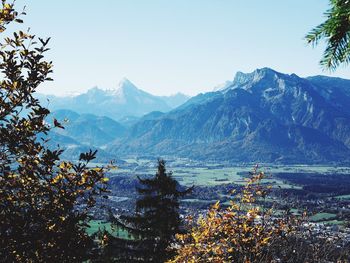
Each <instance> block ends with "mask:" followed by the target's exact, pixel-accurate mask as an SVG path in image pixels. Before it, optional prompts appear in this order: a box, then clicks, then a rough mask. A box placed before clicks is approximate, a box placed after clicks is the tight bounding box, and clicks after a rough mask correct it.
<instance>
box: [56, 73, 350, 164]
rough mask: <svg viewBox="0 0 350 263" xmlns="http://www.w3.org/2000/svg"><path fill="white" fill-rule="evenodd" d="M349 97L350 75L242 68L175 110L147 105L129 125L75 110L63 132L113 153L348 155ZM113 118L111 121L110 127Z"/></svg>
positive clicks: (235, 157)
mask: <svg viewBox="0 0 350 263" xmlns="http://www.w3.org/2000/svg"><path fill="white" fill-rule="evenodd" d="M141 96H142V95H141ZM96 98H98V97H97V96H96V97H95V99H96ZM130 101H131V98H130ZM135 103H136V102H135ZM95 104H96V105H97V104H98V101H97V100H96V101H95ZM135 105H137V104H135ZM349 105H350V80H345V79H340V78H331V77H326V76H314V77H308V78H301V77H299V76H297V75H295V74H291V75H289V74H283V73H280V72H277V71H275V70H272V69H269V68H262V69H257V70H255V71H254V72H252V73H247V74H245V73H242V72H238V73H237V74H236V76H235V77H234V79H233V80H232V81H227V82H226V83H225V84H224V85H221V86H220V87H217V88H216V89H215V91H213V92H208V93H204V94H199V95H197V96H195V97H193V98H190V99H189V100H188V101H186V102H184V103H183V104H182V105H177V107H176V108H174V109H172V110H170V111H166V110H161V109H157V111H153V112H148V113H147V114H145V115H143V117H140V118H138V119H137V120H135V119H134V120H133V122H132V123H130V124H129V125H128V127H126V126H125V125H124V126H123V123H117V122H116V123H114V122H115V121H114V122H113V124H112V122H111V123H109V121H110V120H111V119H108V120H109V121H107V120H105V119H103V118H102V119H103V120H102V119H99V118H101V117H96V116H94V117H92V116H90V115H84V114H81V115H79V116H78V117H77V116H75V115H73V117H71V118H72V119H74V120H73V123H72V124H71V127H67V129H66V130H65V131H64V132H61V134H60V135H61V136H66V137H68V138H71V139H73V140H75V141H79V142H80V143H82V144H83V145H95V146H97V147H101V148H102V149H104V151H105V152H107V153H108V154H111V155H115V156H125V155H152V156H165V155H173V156H179V157H189V158H194V159H202V160H220V161H223V160H225V161H231V162H276V163H329V162H334V163H339V162H341V163H348V162H349V160H350V109H349V107H348V106H349ZM135 107H136V106H135ZM97 112H98V111H96V113H97ZM98 113H99V114H100V112H98ZM128 114H129V113H128ZM105 115H107V116H109V117H111V115H108V114H105ZM125 116H126V115H125ZM85 121H87V122H89V123H90V124H86V122H85ZM112 121H113V120H112ZM89 125H91V126H89ZM81 126H84V127H87V128H81ZM109 126H111V127H112V126H113V128H111V129H108V131H107V128H106V127H109ZM102 127H105V128H102ZM89 132H90V135H91V136H90V137H89V136H87V135H86V134H89ZM92 135H93V136H92ZM94 136H96V138H93V137H94Z"/></svg>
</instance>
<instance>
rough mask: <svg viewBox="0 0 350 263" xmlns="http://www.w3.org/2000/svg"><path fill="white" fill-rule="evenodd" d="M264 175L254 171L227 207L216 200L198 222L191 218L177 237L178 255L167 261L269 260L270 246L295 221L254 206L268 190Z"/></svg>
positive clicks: (289, 228)
mask: <svg viewBox="0 0 350 263" xmlns="http://www.w3.org/2000/svg"><path fill="white" fill-rule="evenodd" d="M263 177H264V174H263V173H262V172H258V171H257V170H255V171H254V173H252V176H251V178H250V179H249V181H248V182H247V184H246V185H245V187H244V188H243V190H242V191H241V193H239V194H236V193H235V192H233V193H232V194H233V197H234V198H233V200H232V201H231V204H230V206H229V207H227V208H224V209H221V207H220V204H219V202H217V203H216V204H215V205H213V206H212V207H211V208H210V210H209V212H208V213H207V215H205V216H202V217H200V218H199V220H198V221H197V222H193V220H192V222H191V219H190V223H192V225H193V227H192V229H191V230H190V231H189V233H187V234H180V235H178V236H177V238H178V243H177V245H176V246H177V247H178V255H177V256H176V257H175V258H174V259H173V260H171V261H169V262H246V263H248V262H271V260H272V253H270V252H271V250H270V247H272V246H276V245H277V246H278V242H279V240H280V238H281V237H284V236H287V235H290V234H291V233H293V232H294V231H295V229H296V226H297V225H298V224H297V219H296V218H294V216H288V217H286V216H285V217H277V216H275V215H274V214H273V210H272V209H268V210H265V209H264V208H262V207H259V206H258V205H257V201H258V200H259V199H263V198H265V197H266V195H267V194H268V192H269V191H270V188H269V187H264V186H263V185H262V184H261V180H262V178H263ZM280 249H283V248H282V247H281V248H280Z"/></svg>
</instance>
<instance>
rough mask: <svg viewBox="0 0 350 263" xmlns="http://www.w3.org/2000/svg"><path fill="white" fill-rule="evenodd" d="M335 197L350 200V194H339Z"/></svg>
mask: <svg viewBox="0 0 350 263" xmlns="http://www.w3.org/2000/svg"><path fill="white" fill-rule="evenodd" d="M335 198H337V199H339V200H349V199H350V195H338V196H336V197H335Z"/></svg>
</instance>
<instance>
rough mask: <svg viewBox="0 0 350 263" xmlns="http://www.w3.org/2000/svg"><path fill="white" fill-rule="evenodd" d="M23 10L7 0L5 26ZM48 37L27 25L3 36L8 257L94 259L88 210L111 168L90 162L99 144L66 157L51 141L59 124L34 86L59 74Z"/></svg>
mask: <svg viewBox="0 0 350 263" xmlns="http://www.w3.org/2000/svg"><path fill="white" fill-rule="evenodd" d="M23 15H25V13H24V12H20V13H18V12H17V11H16V10H15V9H14V4H13V3H8V2H7V1H2V6H1V8H0V31H1V34H5V33H7V32H4V31H6V27H7V26H9V24H10V23H12V22H18V23H22V20H21V19H20V18H19V17H20V16H23ZM48 42H49V39H40V38H36V37H35V36H34V35H32V34H30V33H29V32H23V31H19V32H15V33H13V34H12V36H10V37H4V39H3V42H2V43H1V44H0V71H1V80H0V262H49V261H51V262H81V261H82V260H83V259H86V258H87V257H88V254H89V248H90V247H91V246H92V240H91V239H90V238H89V237H88V235H87V234H86V233H85V226H86V222H87V220H88V211H89V209H90V208H91V207H92V206H94V204H95V198H96V196H97V195H99V194H100V193H101V192H104V191H105V188H106V187H105V183H106V180H107V179H106V178H105V177H104V172H105V169H103V168H89V167H88V163H89V162H90V161H91V160H92V159H94V158H95V154H96V152H92V151H90V152H88V153H84V154H81V156H80V160H79V161H77V162H71V161H61V160H60V155H61V153H62V150H61V149H59V148H57V149H49V148H48V147H47V146H46V143H47V139H46V138H47V134H48V132H49V131H50V130H51V129H52V128H55V127H50V126H49V125H48V124H47V122H46V121H45V119H46V118H48V114H49V110H47V109H46V108H44V107H42V106H41V105H40V104H39V102H38V100H37V99H35V98H34V97H33V94H34V92H35V91H36V89H37V87H38V86H39V85H40V84H42V83H43V82H45V81H49V80H51V78H50V76H49V75H50V73H51V72H52V63H51V62H48V61H46V60H45V59H44V55H45V52H47V51H48V48H47V45H48Z"/></svg>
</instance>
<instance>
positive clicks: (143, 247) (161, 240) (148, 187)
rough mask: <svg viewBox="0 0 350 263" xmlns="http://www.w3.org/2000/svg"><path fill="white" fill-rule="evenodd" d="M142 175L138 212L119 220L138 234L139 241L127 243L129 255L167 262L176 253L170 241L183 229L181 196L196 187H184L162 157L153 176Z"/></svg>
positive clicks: (144, 259) (140, 258)
mask: <svg viewBox="0 0 350 263" xmlns="http://www.w3.org/2000/svg"><path fill="white" fill-rule="evenodd" d="M138 179H139V183H140V186H139V187H138V188H137V191H138V193H139V194H140V198H139V199H138V200H137V201H136V214H135V215H134V216H122V217H120V218H119V219H118V220H117V224H118V225H119V226H122V227H124V228H126V229H127V230H128V231H129V233H130V234H132V235H133V236H134V237H135V241H129V242H126V243H125V244H126V247H127V246H129V247H131V249H130V250H129V252H127V251H124V252H125V253H126V254H128V253H129V255H128V256H127V257H126V258H127V259H128V260H131V261H136V260H142V261H147V262H165V261H166V260H167V259H169V258H170V257H171V256H173V253H174V251H173V250H172V249H171V248H170V244H171V243H172V242H173V241H174V240H175V235H176V234H178V233H181V219H180V214H179V199H180V198H181V197H183V196H184V195H186V194H187V193H189V192H190V191H191V190H192V188H189V189H187V190H184V191H182V190H180V189H179V188H180V186H179V184H178V182H177V181H176V180H175V179H174V178H173V177H172V174H171V173H169V172H167V171H166V168H165V161H164V160H158V171H157V173H156V175H155V176H154V177H153V178H147V179H141V178H138ZM126 258H125V259H124V260H126Z"/></svg>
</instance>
